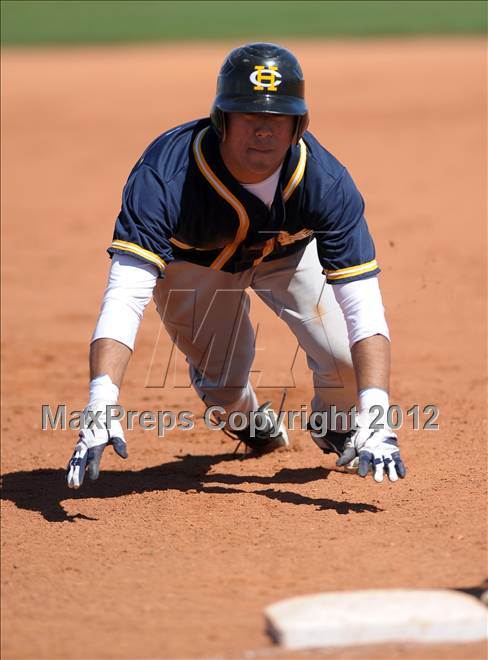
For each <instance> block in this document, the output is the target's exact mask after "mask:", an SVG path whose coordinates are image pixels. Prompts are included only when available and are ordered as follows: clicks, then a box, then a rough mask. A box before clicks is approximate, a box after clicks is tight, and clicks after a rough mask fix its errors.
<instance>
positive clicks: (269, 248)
mask: <svg viewBox="0 0 488 660" xmlns="http://www.w3.org/2000/svg"><path fill="white" fill-rule="evenodd" d="M275 245H276V236H273V238H268V240H267V241H266V243H265V244H264V247H263V253H262V254H261V256H260V257H258V258H257V259H254V261H253V262H252V265H253V266H257V265H258V264H260V263H261V261H262V260H263V259H264V258H265V257H267V256H268V254H271V252H273V250H274V249H275Z"/></svg>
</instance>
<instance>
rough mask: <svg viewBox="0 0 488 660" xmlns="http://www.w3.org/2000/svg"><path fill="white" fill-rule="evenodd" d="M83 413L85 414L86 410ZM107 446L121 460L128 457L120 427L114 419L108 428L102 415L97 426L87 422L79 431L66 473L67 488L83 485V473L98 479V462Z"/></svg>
mask: <svg viewBox="0 0 488 660" xmlns="http://www.w3.org/2000/svg"><path fill="white" fill-rule="evenodd" d="M83 412H84V413H86V412H87V409H85V411H83ZM107 445H112V447H113V448H114V450H115V453H116V454H118V455H119V456H120V457H121V458H127V457H128V453H127V444H126V441H125V438H124V432H123V430H122V425H121V424H120V422H119V421H117V420H116V419H112V420H111V421H110V428H108V425H107V421H106V416H105V414H102V415H100V416H99V424H95V423H94V422H88V423H87V424H85V425H84V427H83V428H82V429H81V430H80V433H79V436H78V442H77V443H76V446H75V450H74V452H73V456H72V457H71V459H70V461H69V463H68V468H67V471H66V479H67V482H68V487H69V488H79V487H80V486H81V484H82V483H83V479H84V477H85V472H88V476H89V478H90V479H92V480H95V479H98V474H99V472H100V460H101V458H102V454H103V450H104V449H105V447H106V446H107Z"/></svg>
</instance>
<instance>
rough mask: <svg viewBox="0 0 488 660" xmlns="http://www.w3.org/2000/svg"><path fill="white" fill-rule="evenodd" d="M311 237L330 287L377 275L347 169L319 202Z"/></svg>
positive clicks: (361, 203) (370, 241)
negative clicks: (319, 205) (314, 240)
mask: <svg viewBox="0 0 488 660" xmlns="http://www.w3.org/2000/svg"><path fill="white" fill-rule="evenodd" d="M314 234H315V237H316V239H317V250H318V255H319V260H320V263H321V265H322V267H323V269H324V271H323V272H324V274H325V275H326V276H327V281H328V282H329V284H337V283H339V282H340V283H345V282H353V281H354V280H361V279H366V278H368V277H372V276H374V275H377V274H378V273H379V272H380V269H379V268H378V264H377V262H376V256H375V248H374V243H373V239H372V238H371V234H370V233H369V230H368V225H367V223H366V219H365V217H364V201H363V198H362V197H361V194H360V193H359V191H358V189H357V188H356V186H355V184H354V181H353V180H352V178H351V176H350V175H349V173H348V172H347V170H346V169H344V170H343V171H342V173H341V175H340V176H339V178H338V179H337V181H336V182H335V183H334V184H333V186H332V187H331V188H330V189H329V191H328V192H327V194H326V195H325V197H324V199H323V200H322V203H321V210H320V213H319V221H318V223H317V227H316V228H315V229H314Z"/></svg>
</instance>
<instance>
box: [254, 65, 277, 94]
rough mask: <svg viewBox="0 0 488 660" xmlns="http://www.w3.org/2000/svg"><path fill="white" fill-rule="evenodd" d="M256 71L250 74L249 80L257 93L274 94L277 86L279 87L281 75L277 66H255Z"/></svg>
mask: <svg viewBox="0 0 488 660" xmlns="http://www.w3.org/2000/svg"><path fill="white" fill-rule="evenodd" d="M254 68H255V69H256V70H255V71H253V72H252V73H251V75H250V76H249V80H250V81H251V82H252V84H253V85H254V89H255V90H256V91H257V92H263V91H264V90H265V89H266V91H267V92H276V91H277V89H278V85H281V73H279V71H278V67H277V66H267V67H266V66H264V65H260V64H256V66H255V67H254Z"/></svg>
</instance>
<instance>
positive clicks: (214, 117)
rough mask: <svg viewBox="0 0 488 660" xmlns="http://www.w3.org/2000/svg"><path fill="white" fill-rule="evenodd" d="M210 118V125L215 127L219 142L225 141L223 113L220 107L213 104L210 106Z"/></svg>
mask: <svg viewBox="0 0 488 660" xmlns="http://www.w3.org/2000/svg"><path fill="white" fill-rule="evenodd" d="M210 120H211V122H212V126H213V127H214V129H215V132H216V133H217V135H218V136H219V140H220V141H221V142H224V141H225V137H226V135H225V133H226V131H225V113H224V112H222V110H221V109H220V108H218V107H217V106H215V105H214V107H213V108H212V111H211V112H210Z"/></svg>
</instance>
